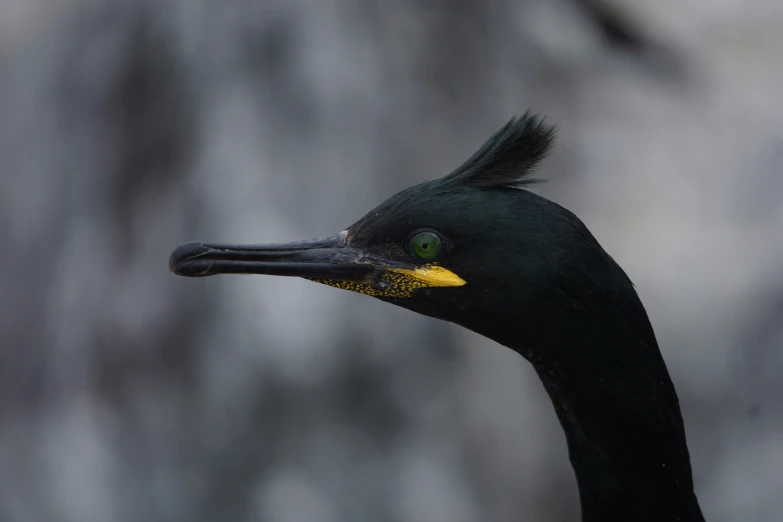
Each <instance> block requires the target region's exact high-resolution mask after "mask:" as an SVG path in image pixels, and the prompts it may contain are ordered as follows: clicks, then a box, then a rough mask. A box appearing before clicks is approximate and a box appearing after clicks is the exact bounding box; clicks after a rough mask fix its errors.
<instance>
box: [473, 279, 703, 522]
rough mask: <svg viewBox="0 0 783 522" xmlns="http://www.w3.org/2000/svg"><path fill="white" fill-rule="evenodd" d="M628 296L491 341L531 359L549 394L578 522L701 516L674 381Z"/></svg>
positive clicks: (687, 520) (686, 520)
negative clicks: (621, 302)
mask: <svg viewBox="0 0 783 522" xmlns="http://www.w3.org/2000/svg"><path fill="white" fill-rule="evenodd" d="M633 298H634V299H633V300H632V302H630V303H625V304H626V305H630V307H631V308H630V309H628V308H623V309H617V310H614V311H612V310H610V309H608V308H607V309H606V311H607V312H608V313H606V314H603V315H600V316H596V315H595V314H589V315H585V314H584V313H583V311H577V312H575V313H574V314H571V312H568V311H561V314H560V319H559V321H560V324H557V322H553V321H552V319H551V316H549V319H548V321H544V320H542V321H541V322H540V323H538V324H540V325H541V326H540V327H538V326H532V327H531V324H530V323H527V326H525V327H524V328H523V326H522V325H521V324H520V321H517V324H520V326H518V327H517V328H518V329H519V330H520V331H513V330H512V331H509V330H508V329H506V330H505V331H504V332H503V334H502V335H498V336H495V340H497V341H499V342H500V343H502V344H505V345H506V346H508V347H510V348H512V349H514V350H515V351H517V352H519V353H520V354H522V355H523V356H524V357H525V358H526V359H528V360H529V361H530V362H531V363H532V364H533V366H534V367H535V369H536V371H537V373H538V375H539V376H540V378H541V380H542V382H543V383H544V386H545V388H546V390H547V392H548V394H549V396H550V397H551V399H552V402H553V404H554V406H555V410H556V412H557V416H558V418H559V420H560V423H561V424H562V426H563V428H564V430H565V433H566V439H567V442H568V450H569V456H570V460H571V463H572V465H573V468H574V471H575V473H576V479H577V483H578V486H579V494H580V501H581V507H582V516H583V520H584V521H590V522H592V521H596V522H598V521H600V522H606V521H615V520H617V521H620V520H623V521H628V520H634V521H635V522H647V521H650V522H652V521H655V522H662V521H680V522H694V521H699V522H703V520H704V518H703V516H702V514H701V511H700V509H699V505H698V502H697V500H696V496H695V494H694V490H693V479H692V473H691V466H690V459H689V455H688V448H687V445H686V440H685V430H684V426H683V420H682V416H681V414H680V407H679V403H678V399H677V395H676V393H675V390H674V385H673V384H672V381H671V378H670V377H669V373H668V371H667V369H666V365H665V364H664V361H663V358H662V357H661V353H660V351H659V349H658V345H657V343H656V340H655V335H654V334H653V331H652V327H651V326H650V323H649V321H648V319H647V315H646V313H645V311H644V308H643V307H642V305H641V303H640V302H638V298H636V296H635V293H634V295H633ZM506 324H508V323H506ZM485 334H489V335H488V336H489V337H493V336H492V335H491V332H486V333H485ZM521 339H524V342H520V340H521ZM531 343H532V344H531Z"/></svg>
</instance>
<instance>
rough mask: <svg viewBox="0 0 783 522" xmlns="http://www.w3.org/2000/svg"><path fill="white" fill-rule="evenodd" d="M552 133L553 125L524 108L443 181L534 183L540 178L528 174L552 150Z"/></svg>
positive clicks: (488, 185) (499, 184) (477, 184)
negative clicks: (520, 114) (523, 111)
mask: <svg viewBox="0 0 783 522" xmlns="http://www.w3.org/2000/svg"><path fill="white" fill-rule="evenodd" d="M555 134H556V127H555V126H554V125H549V124H547V123H546V122H545V121H544V118H543V117H540V116H537V115H535V114H531V113H530V111H527V112H525V114H523V115H522V116H521V117H514V118H511V119H510V120H509V121H508V123H506V124H505V125H504V126H503V127H501V128H500V129H499V130H497V131H496V132H495V133H494V134H493V135H492V136H491V137H490V138H489V139H488V140H487V141H486V142H485V143H484V144H483V145H482V146H481V147H480V148H479V150H477V151H476V152H475V153H474V154H473V155H472V156H471V157H470V158H469V159H468V160H467V161H466V162H465V163H463V164H462V165H461V166H460V167H458V168H457V169H456V170H455V171H454V172H452V173H451V174H449V175H447V176H446V177H444V178H443V179H442V181H443V182H446V183H459V184H464V185H471V186H474V187H484V188H501V187H502V188H519V187H523V186H525V185H529V184H531V183H536V182H537V181H539V180H537V179H534V178H531V177H530V174H531V173H532V171H533V169H534V168H535V167H536V165H538V163H539V162H541V160H543V159H544V158H545V157H546V156H547V155H548V154H549V152H550V151H551V149H552V145H553V144H554V141H555Z"/></svg>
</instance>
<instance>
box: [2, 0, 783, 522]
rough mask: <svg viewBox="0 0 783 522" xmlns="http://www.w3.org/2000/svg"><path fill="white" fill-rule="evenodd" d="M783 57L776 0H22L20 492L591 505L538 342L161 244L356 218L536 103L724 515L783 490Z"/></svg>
mask: <svg viewBox="0 0 783 522" xmlns="http://www.w3.org/2000/svg"><path fill="white" fill-rule="evenodd" d="M596 9H599V10H605V11H601V12H596V11H595V10H596ZM617 16H620V18H619V19H615V18H614V17H617ZM623 17H625V18H627V19H624V18H623ZM618 20H619V21H618ZM625 23H630V27H632V28H635V29H632V30H631V33H627V31H626V29H627V28H626V26H624V25H623V24H625ZM633 31H638V32H636V33H634V32H633ZM781 56H783V3H781V2H780V1H779V0H757V1H751V2H745V1H739V0H723V1H719V2H716V1H715V0H684V1H683V0H681V1H676V2H675V1H671V0H664V1H659V2H642V1H640V0H626V1H619V0H618V1H613V2H611V3H609V4H601V5H599V4H595V3H593V2H589V1H581V2H577V1H571V0H556V1H545V0H528V1H525V2H512V1H484V2H479V1H469V0H458V1H454V0H452V1H445V0H433V1H428V2H424V1H422V2H413V1H410V0H403V1H398V2H371V1H366V2H362V1H359V0H311V1H306V0H266V1H265V0H224V1H219V0H157V1H153V0H137V1H131V0H125V1H120V0H117V1H107V0H59V1H54V0H3V1H2V3H0V240H2V247H0V295H2V299H1V300H0V342H1V343H2V345H1V350H0V520H2V521H12V522H49V521H52V522H59V521H63V522H67V521H73V522H107V521H115V522H130V521H134V522H135V521H171V522H179V521H183V522H184V521H270V522H309V521H321V522H353V521H373V522H385V521H426V522H441V521H443V522H446V521H448V522H471V521H512V520H529V521H543V522H548V521H569V520H575V519H577V518H578V504H577V495H576V485H575V482H574V479H573V476H572V473H571V469H570V467H569V465H568V460H567V454H566V446H565V440H564V437H563V435H562V433H561V430H560V427H559V425H558V424H557V421H556V418H555V415H554V412H553V409H552V407H551V405H550V403H549V401H548V399H547V397H546V396H545V394H544V392H543V390H542V387H541V385H540V383H539V381H538V379H537V378H536V376H535V374H534V373H533V371H532V370H531V368H529V367H528V365H527V364H526V363H525V362H524V361H523V360H522V359H521V358H520V357H518V356H516V355H515V354H513V353H511V352H510V351H508V350H505V349H504V348H502V347H500V346H497V345H495V344H494V343H492V342H489V341H487V340H485V339H482V338H480V337H478V336H476V335H474V334H471V333H469V332H466V331H464V330H462V329H460V328H458V327H455V326H453V325H448V324H441V323H439V322H436V321H433V320H430V319H427V318H424V317H419V316H416V315H414V314H412V313H409V312H406V311H404V310H401V309H395V308H394V307H391V306H389V305H385V304H383V303H381V302H379V301H375V300H373V299H371V298H368V297H365V296H361V295H354V294H350V293H348V292H343V291H338V290H335V289H332V288H328V287H325V286H320V285H316V284H313V283H309V282H306V281H300V280H292V279H275V278H261V277H255V278H240V277H218V278H209V279H205V280H187V279H182V278H177V277H174V276H172V275H171V274H169V272H168V270H167V266H166V264H167V258H168V255H169V253H170V251H171V250H172V249H173V247H175V246H176V245H178V244H180V243H183V242H185V241H188V240H194V239H201V240H224V241H233V242H262V241H283V240H289V239H305V238H310V237H315V236H322V235H328V234H332V233H335V232H337V231H339V230H342V229H343V228H345V226H347V225H349V224H350V223H352V222H353V221H354V220H355V219H357V218H358V217H360V216H361V215H362V214H363V213H364V212H365V211H367V210H369V209H370V208H371V207H373V206H374V205H375V204H376V203H378V202H379V201H381V200H382V199H384V198H385V197H387V196H388V195H390V194H392V193H394V192H396V191H397V190H399V189H401V188H403V187H406V186H408V185H410V184H412V183H416V182H419V181H422V180H425V179H430V178H433V177H438V176H441V175H443V174H445V173H446V172H448V171H449V170H450V169H452V168H453V167H455V166H457V165H458V164H459V163H460V162H461V161H462V160H464V159H465V158H467V156H468V155H469V154H470V153H472V152H473V151H474V150H475V148H476V147H477V146H478V145H479V144H480V143H481V142H482V141H483V140H484V139H485V138H486V137H487V136H488V135H489V134H490V133H491V132H492V131H494V130H495V128H497V127H499V126H500V125H501V124H502V123H503V122H505V120H506V119H507V118H508V117H510V116H511V115H513V114H519V113H521V112H522V111H524V110H525V109H526V108H528V107H532V108H533V109H534V110H536V111H539V112H542V113H544V114H546V115H547V116H548V117H549V119H550V121H552V122H554V123H557V124H558V125H559V126H560V129H561V132H560V139H559V145H558V148H557V150H556V152H555V153H554V155H553V156H552V157H551V158H550V160H548V161H547V163H546V164H545V165H544V167H543V168H542V170H541V175H542V176H544V177H546V178H548V179H549V180H550V182H549V183H547V184H546V185H541V186H538V187H537V188H536V190H537V191H539V192H540V193H542V194H544V195H546V196H547V197H550V198H552V199H554V200H556V201H558V202H560V203H561V204H563V205H565V206H566V207H568V208H570V209H571V210H573V211H574V212H576V213H577V214H578V215H579V216H581V217H582V219H583V220H584V221H585V222H586V223H587V225H588V226H589V227H590V228H591V230H592V231H593V233H594V234H595V235H596V236H597V237H598V239H599V240H600V241H601V242H602V244H603V245H604V247H605V248H606V249H607V250H608V251H609V252H610V253H611V254H612V255H613V256H614V257H615V258H616V259H617V260H618V261H619V262H620V264H621V265H622V266H623V267H624V268H625V269H626V270H627V271H628V273H629V274H630V276H631V278H632V279H633V280H634V281H635V283H636V284H637V287H638V289H639V292H640V294H641V296H642V300H643V301H644V302H645V304H646V306H647V309H648V312H649V313H650V316H651V319H652V321H653V324H654V326H655V328H656V331H657V334H658V337H659V341H660V343H661V348H662V351H663V353H664V356H665V358H666V360H667V362H668V364H669V368H670V370H671V373H672V375H673V378H674V380H675V383H676V385H677V387H678V390H679V394H680V398H681V403H682V405H683V410H684V415H685V418H686V425H687V428H688V435H689V441H690V448H691V453H692V460H693V466H694V472H695V480H696V487H697V491H698V495H699V497H700V499H701V502H702V505H703V509H704V512H705V515H706V516H707V518H708V520H710V521H713V522H723V521H726V522H728V521H737V520H741V521H743V522H777V521H780V520H781V519H783V507H781V506H783V503H782V501H781V492H783V486H781V484H783V384H782V383H783V379H781V374H782V373H781V370H782V369H783V323H782V322H781V317H783V272H782V270H783V269H782V268H781V267H783V239H782V236H783V234H782V233H781V230H783V205H781V192H782V191H783V104H782V103H781V93H783V65H782V63H783V62H781Z"/></svg>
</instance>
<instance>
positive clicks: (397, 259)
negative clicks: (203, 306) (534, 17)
mask: <svg viewBox="0 0 783 522" xmlns="http://www.w3.org/2000/svg"><path fill="white" fill-rule="evenodd" d="M554 135H555V130H554V128H553V127H552V126H549V125H547V124H545V122H544V121H543V120H542V119H541V118H539V117H537V116H534V115H531V114H530V113H526V114H524V115H523V116H522V117H519V118H513V119H511V120H510V121H509V122H508V123H507V124H506V125H504V126H503V127H502V128H501V129H499V130H498V131H497V132H495V133H494V134H493V135H492V136H491V137H490V138H489V140H487V141H486V142H485V143H484V144H483V145H482V146H481V147H480V148H479V150H478V151H477V152H476V153H475V154H473V156H471V157H470V158H469V159H468V160H467V161H466V162H465V163H464V164H462V165H461V166H460V167H459V168H457V169H456V170H455V171H453V172H452V173H450V174H448V175H447V176H445V177H443V178H440V179H436V180H433V181H428V182H425V183H422V184H419V185H416V186H413V187H410V188H407V189H405V190H403V191H401V192H399V193H397V194H395V195H394V196H392V197H391V198H389V199H388V200H386V201H385V202H383V203H381V204H380V205H378V206H377V207H376V208H374V209H373V210H371V211H370V212H368V213H367V214H366V215H365V216H364V217H362V218H361V219H359V220H358V221H357V222H356V223H354V224H353V225H351V226H350V227H348V228H347V229H345V230H344V231H342V232H340V233H338V234H336V235H334V236H331V237H325V238H319V239H315V240H310V241H298V242H293V243H284V244H265V245H227V244H217V243H188V244H185V245H182V246H180V247H179V248H177V249H176V250H175V251H174V252H173V253H172V255H171V259H170V262H169V267H170V269H171V271H173V272H174V273H176V274H179V275H182V276H189V277H199V276H209V275H215V274H223V273H235V274H267V275H281V276H298V277H302V278H306V279H310V280H313V281H317V282H320V283H324V284H327V285H331V286H334V287H337V288H342V289H346V290H351V291H354V292H360V293H363V294H367V295H370V296H373V297H376V298H379V299H381V300H384V301H388V302H391V303H393V304H396V305H398V306H402V307H404V308H408V309H411V310H414V311H416V312H419V313H422V314H425V315H429V316H433V317H437V318H440V319H444V320H447V321H451V322H455V323H457V324H461V325H462V326H465V327H468V328H470V329H473V330H476V331H478V332H479V333H484V334H485V335H491V334H492V332H496V331H497V328H496V325H497V324H499V322H500V321H505V324H506V325H507V324H508V320H509V319H513V320H514V321H518V320H519V319H520V314H521V313H525V314H526V317H527V318H528V319H529V320H531V321H535V316H536V315H537V314H551V312H552V310H551V307H547V306H545V305H546V302H548V301H552V302H556V300H553V293H556V292H555V290H557V288H559V287H558V280H562V279H563V274H565V273H568V272H569V271H570V272H571V273H573V272H574V271H578V270H581V269H580V268H579V267H578V264H579V263H578V262H577V260H576V259H575V256H576V257H579V256H581V255H582V254H580V252H582V251H583V252H584V253H587V254H590V253H591V252H593V251H595V250H596V249H597V251H598V252H599V253H603V250H601V248H600V246H598V243H597V242H596V241H595V240H594V239H593V238H592V236H591V235H590V234H589V232H587V230H586V228H585V227H584V226H583V225H582V223H581V222H580V221H579V220H578V219H577V218H576V217H575V216H574V215H573V214H571V213H570V212H568V211H567V210H565V209H563V208H562V207H560V206H558V205H556V204H555V203H552V202H550V201H548V200H546V199H544V198H542V197H540V196H537V195H535V194H534V193H532V192H530V191H528V190H524V188H525V187H526V186H527V185H529V184H530V183H533V182H535V181H536V180H534V179H532V178H531V177H530V174H531V171H532V170H533V168H534V167H535V166H536V165H537V164H538V163H539V162H540V161H541V160H542V159H543V158H544V157H545V156H546V155H547V154H548V152H549V150H550V148H551V145H552V143H553V141H554ZM585 244H586V247H585V246H584V245H585ZM580 245H583V246H582V247H580ZM582 257H584V256H582ZM588 257H589V255H588ZM599 257H600V256H599ZM606 257H607V258H608V256H606ZM584 260H586V259H583V261H584ZM553 289H554V290H553ZM491 336H493V337H496V335H491Z"/></svg>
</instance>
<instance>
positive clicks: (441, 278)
mask: <svg viewBox="0 0 783 522" xmlns="http://www.w3.org/2000/svg"><path fill="white" fill-rule="evenodd" d="M390 272H396V273H398V274H405V275H407V276H409V277H412V278H414V279H416V280H418V281H420V282H421V287H430V286H462V285H464V284H466V283H465V280H464V279H462V278H461V277H460V276H458V275H457V274H455V273H454V272H452V271H451V270H447V269H445V268H443V267H441V266H437V265H424V266H420V267H417V268H414V269H413V270H408V269H407V268H394V269H392V270H390Z"/></svg>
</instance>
